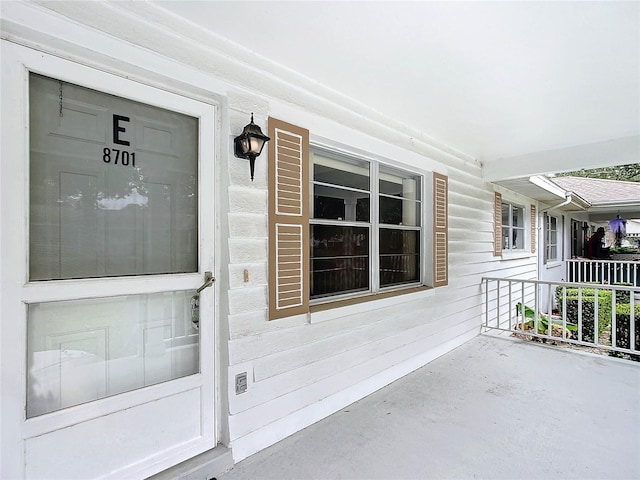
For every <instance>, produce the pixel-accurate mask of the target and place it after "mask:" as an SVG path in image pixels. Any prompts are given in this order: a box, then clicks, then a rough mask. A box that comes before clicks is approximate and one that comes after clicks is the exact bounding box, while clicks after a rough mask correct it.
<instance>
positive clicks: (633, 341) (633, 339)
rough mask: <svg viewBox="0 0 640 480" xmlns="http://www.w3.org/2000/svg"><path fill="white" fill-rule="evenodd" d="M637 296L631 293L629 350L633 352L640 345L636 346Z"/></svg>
mask: <svg viewBox="0 0 640 480" xmlns="http://www.w3.org/2000/svg"><path fill="white" fill-rule="evenodd" d="M635 303H636V299H635V295H634V294H633V292H629V304H630V307H631V308H630V309H629V335H630V336H631V338H630V339H629V348H631V350H638V349H639V348H638V347H639V345H636V312H635Z"/></svg>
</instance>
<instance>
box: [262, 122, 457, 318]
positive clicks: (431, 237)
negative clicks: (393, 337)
mask: <svg viewBox="0 0 640 480" xmlns="http://www.w3.org/2000/svg"><path fill="white" fill-rule="evenodd" d="M268 127H269V130H268V131H269V137H270V138H271V139H272V140H271V141H270V142H269V146H268V148H269V192H268V193H269V202H268V206H269V319H270V320H275V319H277V318H284V317H289V316H293V315H303V314H308V313H309V312H310V310H311V309H310V307H311V303H323V304H324V305H323V306H322V307H320V308H325V307H327V308H330V307H331V306H332V304H331V301H333V300H346V299H347V298H348V299H349V300H350V301H351V300H354V301H358V302H360V301H362V302H365V301H368V300H370V299H371V298H380V297H379V296H377V294H384V295H400V294H403V293H405V292H410V291H412V288H414V287H421V286H430V287H433V288H438V287H444V286H447V285H448V284H449V273H448V272H449V262H448V253H449V220H448V218H449V207H448V202H449V179H448V177H447V175H445V174H443V173H440V172H430V173H427V172H422V173H421V172H418V171H417V170H412V169H411V168H406V167H398V166H392V165H391V163H392V162H388V163H387V162H384V161H379V160H374V159H372V158H365V157H364V156H358V155H356V154H353V153H347V152H343V151H337V150H335V149H332V148H330V147H326V146H324V145H323V146H320V145H315V146H314V147H313V153H312V151H311V150H312V149H311V148H310V142H309V130H307V129H306V128H303V127H300V126H297V125H293V124H291V123H288V122H285V121H283V120H278V119H275V118H271V117H269V119H268ZM427 177H431V178H430V180H431V182H426V181H425V179H426V178H427ZM427 185H428V187H427ZM427 188H429V190H427ZM425 195H428V196H429V200H430V201H429V202H428V204H427V202H426V201H425ZM425 209H426V210H428V211H429V212H432V217H431V216H430V215H427V212H426V211H425ZM427 219H429V220H427ZM427 222H428V224H427ZM427 269H428V271H427ZM354 296H357V297H359V298H357V299H352V298H351V297H354ZM370 297H371V298H370ZM311 300H314V301H315V302H311ZM333 305H335V306H341V305H344V304H343V303H342V302H340V301H336V302H333Z"/></svg>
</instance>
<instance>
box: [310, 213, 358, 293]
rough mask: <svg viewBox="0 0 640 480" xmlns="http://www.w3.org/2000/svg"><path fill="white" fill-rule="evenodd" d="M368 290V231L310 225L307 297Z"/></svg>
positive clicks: (355, 228)
mask: <svg viewBox="0 0 640 480" xmlns="http://www.w3.org/2000/svg"><path fill="white" fill-rule="evenodd" d="M368 289H369V228H367V227H346V226H345V227H343V226H334V225H311V298H317V297H322V296H325V295H331V294H337V293H347V292H355V291H362V290H368Z"/></svg>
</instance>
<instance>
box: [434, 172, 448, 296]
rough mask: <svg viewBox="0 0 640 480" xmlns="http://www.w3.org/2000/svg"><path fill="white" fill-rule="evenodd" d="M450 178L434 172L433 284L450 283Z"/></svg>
mask: <svg viewBox="0 0 640 480" xmlns="http://www.w3.org/2000/svg"><path fill="white" fill-rule="evenodd" d="M448 250H449V179H448V177H447V176H446V175H441V174H439V173H435V172H434V173H433V286H434V287H442V286H444V285H448V283H449V258H448V253H449V252H448Z"/></svg>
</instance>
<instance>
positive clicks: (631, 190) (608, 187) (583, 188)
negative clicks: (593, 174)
mask: <svg viewBox="0 0 640 480" xmlns="http://www.w3.org/2000/svg"><path fill="white" fill-rule="evenodd" d="M550 180H551V181H552V182H553V183H555V184H556V185H558V186H559V187H561V188H563V189H564V190H568V191H571V192H575V193H577V194H578V195H580V196H581V197H582V198H584V199H585V200H587V201H588V202H589V203H591V204H592V205H593V206H598V205H614V204H629V203H633V204H637V203H640V182H623V181H620V180H603V179H600V178H587V177H553V178H550Z"/></svg>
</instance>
